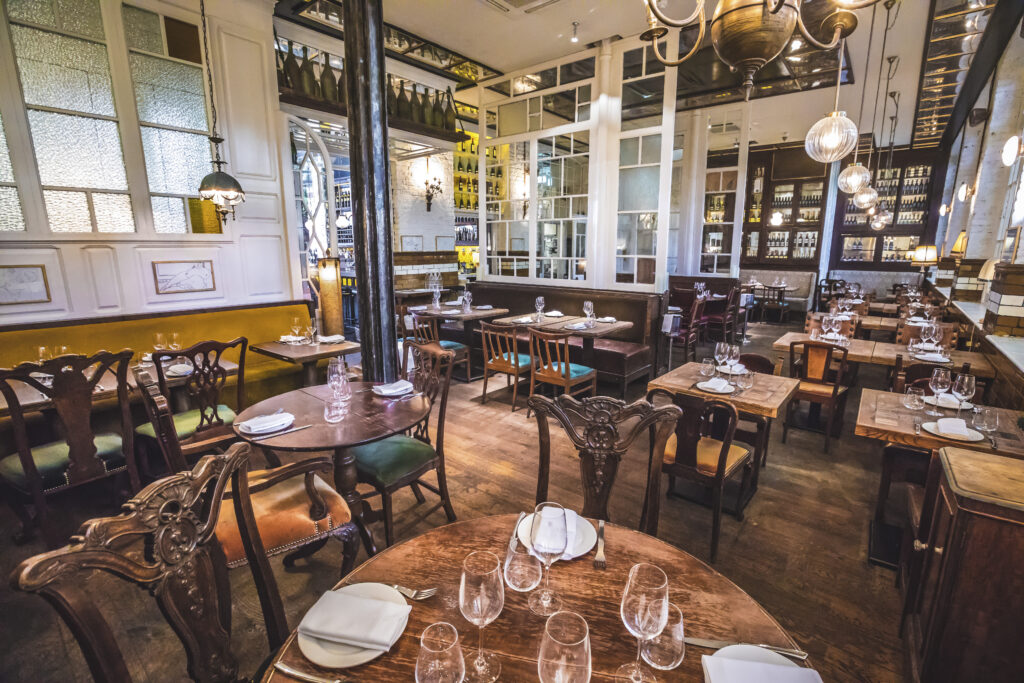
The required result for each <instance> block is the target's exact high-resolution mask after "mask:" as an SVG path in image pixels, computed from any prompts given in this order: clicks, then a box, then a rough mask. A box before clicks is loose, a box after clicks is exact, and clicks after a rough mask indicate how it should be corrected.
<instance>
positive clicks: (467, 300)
mask: <svg viewBox="0 0 1024 683" xmlns="http://www.w3.org/2000/svg"><path fill="white" fill-rule="evenodd" d="M472 310H473V294H472V293H471V292H470V291H469V290H468V289H467V290H466V291H465V292H464V293H463V294H462V312H463V313H469V312H470V311H472Z"/></svg>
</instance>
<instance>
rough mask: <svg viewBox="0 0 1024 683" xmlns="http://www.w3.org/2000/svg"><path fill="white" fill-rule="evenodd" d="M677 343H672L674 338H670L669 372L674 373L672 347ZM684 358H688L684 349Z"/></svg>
mask: <svg viewBox="0 0 1024 683" xmlns="http://www.w3.org/2000/svg"><path fill="white" fill-rule="evenodd" d="M673 346H675V343H674V342H673V341H672V337H669V338H668V371H669V372H672V347H673ZM683 358H684V359H685V358H686V349H685V347H684V348H683Z"/></svg>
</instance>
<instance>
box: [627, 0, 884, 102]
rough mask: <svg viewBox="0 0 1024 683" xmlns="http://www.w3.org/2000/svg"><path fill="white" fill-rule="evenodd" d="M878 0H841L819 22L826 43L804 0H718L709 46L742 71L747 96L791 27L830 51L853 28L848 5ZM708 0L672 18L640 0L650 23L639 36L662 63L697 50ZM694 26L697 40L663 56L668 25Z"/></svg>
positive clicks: (676, 62)
mask: <svg viewBox="0 0 1024 683" xmlns="http://www.w3.org/2000/svg"><path fill="white" fill-rule="evenodd" d="M879 1H880V0H839V4H840V5H841V7H839V8H837V9H836V10H835V11H834V12H831V13H830V14H829V15H828V16H826V17H825V18H824V19H823V20H822V22H821V25H820V29H821V31H822V33H824V34H825V35H827V36H831V37H830V39H829V40H828V42H825V43H823V42H821V41H819V40H818V39H817V38H815V37H814V36H812V35H811V33H810V31H808V30H807V27H806V26H805V25H804V20H803V16H802V13H801V2H802V0H719V1H718V5H717V6H716V7H715V11H714V13H713V14H712V16H711V45H712V46H713V47H714V49H715V54H717V55H718V58H719V59H720V60H721V61H723V62H725V63H726V64H727V65H728V66H729V68H730V69H731V70H732V71H739V72H741V73H742V74H743V91H744V94H745V99H748V100H749V99H750V93H751V91H752V90H753V88H754V75H755V74H756V73H757V72H758V71H759V70H760V69H761V67H763V66H764V65H765V64H767V63H768V62H770V61H772V60H773V59H775V58H776V57H778V56H779V53H780V52H782V50H783V49H785V47H786V44H787V43H789V42H790V39H791V38H793V34H794V32H796V31H799V35H800V36H801V37H802V39H803V40H805V41H807V43H809V44H810V45H812V46H814V47H816V48H817V49H819V50H833V49H835V48H836V46H837V45H839V43H840V41H841V40H843V39H844V38H846V37H847V36H848V35H850V34H851V33H852V32H853V31H854V29H856V28H857V16H856V15H855V14H854V13H853V12H852V11H851V10H856V9H861V8H863V7H869V6H871V5H874V4H875V3H877V2H879ZM707 4H708V0H697V7H696V9H695V10H694V11H693V14H691V15H690V16H688V17H686V18H685V19H672V18H670V17H668V16H666V15H665V13H664V12H662V11H661V8H660V7H659V6H658V1H657V0H644V7H645V9H646V11H647V25H648V28H647V30H646V31H644V32H643V33H641V34H640V40H643V41H648V42H650V43H651V46H652V48H653V49H654V56H655V57H656V58H657V59H658V61H659V62H661V63H662V64H664V65H666V66H679V65H680V64H682V63H683V62H685V61H686V60H687V59H689V58H690V57H692V56H693V55H695V54H696V53H697V51H698V50H699V49H700V47H701V43H703V42H704V27H705V21H704V19H705V17H706V7H707ZM694 26H696V27H697V39H696V41H694V43H693V47H692V48H691V49H690V51H689V52H687V53H686V54H685V55H684V56H682V57H680V58H679V59H677V60H670V59H666V58H665V57H663V56H662V54H661V51H660V48H659V47H658V41H659V40H661V39H662V38H664V37H665V35H666V34H667V33H668V28H666V27H671V28H678V29H680V33H682V30H685V29H687V28H693V27H694Z"/></svg>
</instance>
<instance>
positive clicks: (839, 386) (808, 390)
mask: <svg viewBox="0 0 1024 683" xmlns="http://www.w3.org/2000/svg"><path fill="white" fill-rule="evenodd" d="M798 349H799V350H800V351H799V356H800V360H799V362H798V360H797V356H798V352H797V350H798ZM847 355H848V351H847V349H845V348H842V347H839V346H834V345H833V344H827V343H824V342H814V341H806V342H793V343H792V344H790V345H789V367H790V372H791V374H792V375H793V376H794V377H797V378H799V379H800V384H799V386H798V387H797V390H796V393H794V394H793V398H792V399H791V400H790V402H789V406H788V408H787V413H786V421H785V422H784V423H783V425H782V443H786V435H787V434H788V432H789V428H790V427H795V424H794V423H793V417H794V415H795V414H796V408H797V406H798V405H799V404H800V402H801V401H807V402H808V403H810V404H811V407H812V410H811V412H810V414H809V419H810V417H811V416H814V417H816V416H817V414H818V410H819V409H820V408H825V409H826V410H827V411H828V420H827V422H826V425H825V452H826V453H828V444H829V439H830V438H831V437H832V436H837V437H838V436H839V434H840V433H841V432H842V428H843V411H844V410H845V408H846V396H847V393H848V392H847V387H845V386H843V376H844V375H845V374H846V371H847V360H846V359H847ZM836 356H838V359H836Z"/></svg>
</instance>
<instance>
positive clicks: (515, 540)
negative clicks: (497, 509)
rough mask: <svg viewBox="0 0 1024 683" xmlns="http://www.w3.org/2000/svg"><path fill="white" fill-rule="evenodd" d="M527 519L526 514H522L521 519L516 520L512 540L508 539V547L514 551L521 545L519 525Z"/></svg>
mask: <svg viewBox="0 0 1024 683" xmlns="http://www.w3.org/2000/svg"><path fill="white" fill-rule="evenodd" d="M524 519H526V513H525V512H520V513H519V519H517V520H516V525H515V526H514V527H512V538H510V539H508V545H509V547H510V548H511V549H512V550H515V549H516V547H517V546H518V545H519V525H520V524H522V523H523V520H524Z"/></svg>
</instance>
